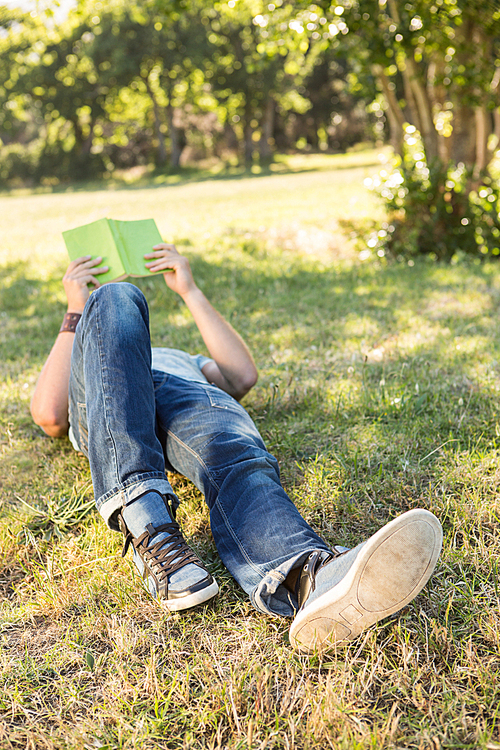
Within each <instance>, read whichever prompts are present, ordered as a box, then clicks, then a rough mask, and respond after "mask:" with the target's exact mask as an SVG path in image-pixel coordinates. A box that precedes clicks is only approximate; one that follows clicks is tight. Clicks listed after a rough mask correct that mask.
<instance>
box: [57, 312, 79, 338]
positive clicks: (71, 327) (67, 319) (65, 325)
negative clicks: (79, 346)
mask: <svg viewBox="0 0 500 750" xmlns="http://www.w3.org/2000/svg"><path fill="white" fill-rule="evenodd" d="M81 317H82V316H81V314H80V313H68V312H67V313H66V314H65V316H64V318H63V322H62V326H61V328H60V329H59V333H63V331H69V333H74V332H75V331H76V326H77V323H78V321H79V320H80V318H81Z"/></svg>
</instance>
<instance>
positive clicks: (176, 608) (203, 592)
mask: <svg viewBox="0 0 500 750" xmlns="http://www.w3.org/2000/svg"><path fill="white" fill-rule="evenodd" d="M218 593H219V587H218V585H217V581H214V582H213V583H211V584H210V586H207V587H206V588H204V589H200V591H195V592H194V594H188V596H183V597H180V598H179V599H160V600H159V604H160V605H161V606H162V607H163V609H168V611H169V612H180V611H181V610H182V609H191V607H196V606H197V605H198V604H203V602H208V600H209V599H213V597H214V596H215V595H216V594H218Z"/></svg>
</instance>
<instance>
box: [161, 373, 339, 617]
mask: <svg viewBox="0 0 500 750" xmlns="http://www.w3.org/2000/svg"><path fill="white" fill-rule="evenodd" d="M156 399H157V410H158V422H159V426H160V430H161V432H162V433H163V438H162V441H163V440H164V441H165V444H166V451H167V458H168V461H169V462H170V464H171V465H172V466H173V467H174V468H175V469H176V470H177V471H179V472H180V473H181V474H183V475H184V476H186V477H188V478H189V479H191V480H192V481H193V482H194V483H195V484H196V486H197V487H198V488H199V489H200V490H201V491H202V492H203V493H204V495H205V500H206V502H207V504H208V507H209V509H210V522H211V528H212V533H213V536H214V541H215V544H216V546H217V550H218V552H219V555H220V557H221V560H222V562H223V563H224V565H225V566H226V568H227V569H228V570H229V572H230V573H231V574H232V575H233V577H234V578H235V579H236V581H237V582H238V583H239V584H240V586H241V587H242V588H243V589H244V590H245V591H246V592H247V593H248V594H249V596H250V599H251V601H252V602H253V604H254V605H255V606H256V607H257V609H259V610H260V611H263V612H266V613H274V614H280V615H292V614H293V611H294V606H295V605H296V602H295V601H294V600H293V597H291V595H290V592H289V591H288V590H287V589H286V588H285V587H284V586H283V585H282V584H283V581H284V580H285V578H286V576H287V575H288V573H289V572H290V570H291V569H292V568H293V567H295V566H296V565H297V564H298V563H299V562H300V561H302V560H304V559H305V558H306V556H307V555H308V554H309V553H310V552H311V551H312V550H315V549H325V550H328V549H329V548H328V546H327V545H326V543H325V542H324V541H323V540H322V539H321V538H320V537H319V536H318V535H317V534H316V532H314V531H313V529H312V528H311V527H310V526H309V524H307V523H306V521H305V520H304V519H303V518H302V516H301V515H300V513H299V512H298V510H297V508H296V507H295V505H294V504H293V503H292V501H291V500H290V498H289V497H288V495H287V494H286V493H285V491H284V490H283V488H282V486H281V483H280V477H279V469H278V463H277V461H276V459H275V458H274V457H273V456H272V455H271V454H270V453H269V452H268V451H267V450H266V448H265V445H264V443H263V441H262V438H261V436H260V435H259V433H258V431H257V428H256V426H255V424H254V423H253V421H252V420H251V418H250V416H249V415H248V413H247V412H246V411H245V409H243V407H242V406H240V404H238V403H237V402H236V401H235V400H234V399H233V398H231V396H229V395H228V394H227V393H224V392H223V391H221V390H220V389H219V388H217V387H216V386H212V385H208V384H207V385H206V386H205V385H202V384H198V383H190V382H188V381H184V380H182V379H180V378H176V377H174V376H169V377H168V379H167V380H166V381H165V383H164V384H163V385H161V386H160V387H159V388H158V389H157V392H156Z"/></svg>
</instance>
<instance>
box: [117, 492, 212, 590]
mask: <svg viewBox="0 0 500 750" xmlns="http://www.w3.org/2000/svg"><path fill="white" fill-rule="evenodd" d="M122 515H123V520H124V521H125V523H126V524H127V527H128V529H129V530H130V531H131V532H132V535H133V536H134V537H135V538H136V539H137V538H138V537H140V536H141V534H144V532H145V531H146V526H147V525H148V523H151V524H153V526H154V527H155V528H156V527H158V526H162V525H163V524H166V523H172V520H173V519H172V518H171V516H170V514H169V512H168V509H167V505H166V503H165V501H164V499H163V497H162V496H161V495H160V494H159V493H158V492H155V491H152V492H146V493H145V494H144V495H141V496H140V497H138V498H137V499H136V500H133V501H132V502H131V503H129V504H128V505H126V506H125V507H124V508H123V511H122ZM167 537H168V534H167V533H166V532H164V531H163V532H160V533H159V534H156V535H155V536H154V537H153V543H154V544H156V542H159V541H161V540H162V539H166V538H167ZM206 575H207V573H206V571H205V570H203V569H202V568H200V567H199V566H198V565H194V564H193V563H189V565H185V566H184V567H183V568H180V569H179V570H176V571H175V572H174V573H172V574H171V575H170V576H169V588H170V589H172V590H174V591H181V590H182V589H185V588H187V587H188V586H192V585H193V584H194V583H196V582H197V581H200V580H201V579H202V578H205V576H206Z"/></svg>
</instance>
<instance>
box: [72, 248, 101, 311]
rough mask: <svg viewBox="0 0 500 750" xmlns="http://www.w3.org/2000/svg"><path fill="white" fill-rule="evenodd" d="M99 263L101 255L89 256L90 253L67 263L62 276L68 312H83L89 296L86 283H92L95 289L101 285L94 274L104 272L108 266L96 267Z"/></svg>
mask: <svg viewBox="0 0 500 750" xmlns="http://www.w3.org/2000/svg"><path fill="white" fill-rule="evenodd" d="M100 263H102V258H101V257H98V258H91V256H90V255H84V256H83V257H82V258H77V259H76V260H73V261H71V263H70V264H69V266H68V270H67V271H66V273H65V274H64V276H63V284H64V291H65V292H66V297H67V300H68V312H74V313H82V312H83V308H84V307H85V303H86V302H87V300H88V298H89V296H90V292H89V288H88V284H92V285H93V286H94V288H95V289H97V288H98V287H100V286H101V284H100V283H99V280H98V279H97V278H96V275H98V274H100V273H106V271H107V270H108V267H107V266H102V268H97V266H98V265H99V264H100Z"/></svg>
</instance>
